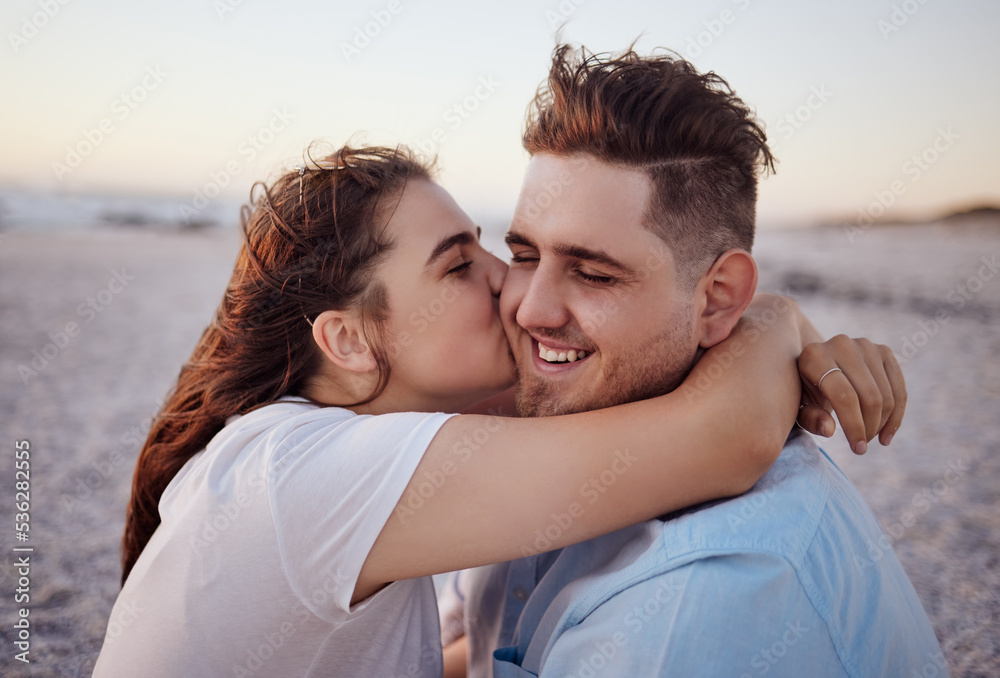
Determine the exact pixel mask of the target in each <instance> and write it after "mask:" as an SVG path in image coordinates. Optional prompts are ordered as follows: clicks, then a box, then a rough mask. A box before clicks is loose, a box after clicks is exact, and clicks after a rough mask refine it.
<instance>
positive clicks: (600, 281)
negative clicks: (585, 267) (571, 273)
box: [576, 271, 615, 285]
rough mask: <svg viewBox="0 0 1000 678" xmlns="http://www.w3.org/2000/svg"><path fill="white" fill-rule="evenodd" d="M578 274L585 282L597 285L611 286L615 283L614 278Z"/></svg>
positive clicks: (580, 272)
mask: <svg viewBox="0 0 1000 678" xmlns="http://www.w3.org/2000/svg"><path fill="white" fill-rule="evenodd" d="M576 274H577V275H578V276H580V278H582V279H583V280H586V281H587V282H591V283H595V284H597V285H610V284H612V283H613V282H615V279H614V278H612V277H610V276H606V275H592V274H590V273H584V272H583V271H577V272H576Z"/></svg>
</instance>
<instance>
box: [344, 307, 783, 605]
mask: <svg viewBox="0 0 1000 678" xmlns="http://www.w3.org/2000/svg"><path fill="white" fill-rule="evenodd" d="M760 306H761V304H755V305H753V306H751V308H750V309H748V311H747V314H746V316H745V317H744V318H743V319H741V320H740V322H739V323H738V324H737V326H736V328H735V329H734V330H733V332H732V334H731V335H730V337H729V338H728V339H726V340H725V341H723V342H722V343H721V344H719V345H718V346H715V347H713V348H712V349H710V350H709V351H708V352H707V353H706V354H705V356H704V357H703V358H702V359H701V360H700V361H699V363H698V364H697V365H695V367H694V369H693V370H692V372H691V374H690V375H688V377H687V379H686V380H685V381H684V384H682V386H681V387H680V388H679V389H677V390H675V391H674V392H672V393H669V394H667V395H665V396H660V397H658V398H652V399H649V400H645V401H640V402H635V403H629V404H626V405H621V406H618V407H612V408H608V409H604V410H596V411H593V412H583V413H579V414H571V415H565V416H559V417H539V418H534V419H528V418H524V419H513V418H504V417H491V416H480V415H460V416H457V417H452V418H451V419H450V420H449V421H448V422H446V423H445V425H444V426H443V427H442V428H441V430H440V431H439V432H438V434H437V436H435V438H434V440H433V441H432V443H431V445H430V446H429V447H428V449H427V451H426V453H425V454H424V457H423V459H422V460H421V462H420V464H419V465H418V466H417V469H416V471H415V472H414V474H413V478H412V479H411V481H410V485H409V486H408V488H407V490H406V491H405V492H404V494H403V499H402V500H401V501H400V503H399V505H398V506H397V508H396V511H395V512H394V514H393V516H392V517H391V518H390V519H389V521H388V522H387V523H386V525H385V527H384V528H383V530H382V532H381V534H380V535H379V538H378V540H376V542H375V545H374V547H373V548H372V550H371V552H370V553H369V555H368V559H367V560H366V561H365V565H364V567H363V568H362V570H361V576H360V577H359V579H358V583H357V586H356V588H355V596H354V600H360V599H362V598H365V597H367V596H368V595H370V594H371V593H373V592H374V591H376V590H378V588H380V587H381V586H382V585H384V584H385V583H388V582H391V581H395V580H397V579H407V578H411V577H417V576H422V575H426V574H433V573H437V572H447V571H450V570H457V569H463V568H467V567H475V566H478V565H482V564H485V563H494V562H501V561H505V560H510V559H512V558H516V557H519V556H522V555H525V554H529V553H537V552H539V551H546V550H551V549H555V548H560V547H562V546H566V545H568V544H574V543H577V542H580V541H584V540H586V539H590V538H593V537H595V536H598V535H601V534H606V533H608V532H612V531H614V530H616V529H620V528H622V527H625V526H627V525H631V524H633V523H637V522H640V521H642V520H648V519H650V518H653V517H655V516H657V515H661V514H663V513H667V512H669V511H673V510H676V509H678V508H682V507H685V506H691V505H693V504H697V503H699V502H703V501H707V500H709V499H716V498H719V497H725V496H730V495H734V494H738V493H740V492H744V491H746V490H747V489H749V488H750V487H751V486H752V485H753V484H754V483H755V482H756V481H757V479H758V478H759V477H760V476H761V475H762V474H763V473H764V472H765V471H766V470H767V468H769V467H770V465H771V463H773V461H774V459H775V458H776V457H777V455H778V454H779V453H780V450H781V447H782V444H783V442H784V440H785V437H786V436H787V434H788V431H789V429H790V428H791V426H792V424H793V422H794V421H795V416H796V412H797V408H798V403H799V398H800V389H799V377H798V372H797V370H796V368H795V359H796V357H797V356H798V355H799V353H800V352H801V349H802V342H801V339H800V336H799V325H798V319H797V317H796V316H797V313H796V312H785V313H780V314H778V317H777V318H776V319H775V321H774V322H772V323H770V324H769V325H767V326H764V325H763V323H760V322H758V323H756V324H755V323H754V322H753V320H754V314H755V313H756V314H758V315H760V314H761V313H762V309H761V308H760ZM789 308H790V309H792V310H793V311H794V310H796V309H795V307H794V302H791V303H790V304H789ZM720 365H727V367H725V368H724V369H720ZM428 479H436V480H438V481H439V482H438V483H432V487H433V489H434V491H433V493H430V492H427V488H426V487H425V488H424V490H425V491H424V492H423V493H422V494H421V495H419V496H421V498H422V499H423V501H422V502H420V506H419V508H417V509H414V508H412V507H411V505H408V503H407V501H406V500H407V499H408V497H409V494H410V492H411V490H412V491H418V488H419V487H420V485H421V484H422V483H426V482H427V480H428ZM428 494H429V496H425V495H428Z"/></svg>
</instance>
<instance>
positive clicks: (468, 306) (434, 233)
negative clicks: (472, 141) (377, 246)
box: [376, 180, 514, 412]
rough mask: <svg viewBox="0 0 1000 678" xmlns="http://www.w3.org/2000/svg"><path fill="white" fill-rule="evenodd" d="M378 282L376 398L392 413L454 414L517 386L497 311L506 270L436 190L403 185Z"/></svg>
mask: <svg viewBox="0 0 1000 678" xmlns="http://www.w3.org/2000/svg"><path fill="white" fill-rule="evenodd" d="M386 231H387V232H386V235H387V236H388V238H389V239H391V240H392V241H393V242H394V243H395V246H394V248H393V250H392V252H391V254H390V255H389V256H388V257H387V258H386V259H385V260H384V261H383V262H382V264H381V265H380V267H379V269H378V272H377V273H376V278H377V279H379V280H380V281H381V282H382V283H383V285H384V286H385V288H386V291H387V293H388V307H389V313H388V318H387V320H386V323H385V326H384V332H383V336H382V346H383V349H384V351H385V352H386V354H387V355H388V356H389V362H390V364H391V366H392V375H391V377H390V380H389V385H388V387H387V388H386V391H385V392H384V393H383V395H382V396H380V398H379V401H381V402H382V403H383V406H384V405H388V406H389V409H391V410H394V411H402V410H416V411H436V410H441V411H452V412H454V411H460V410H462V409H464V408H465V407H468V406H469V405H471V404H473V403H475V402H477V401H479V400H482V399H483V398H486V397H488V396H490V395H493V394H494V393H496V392H497V391H500V390H502V389H504V388H507V387H509V386H510V385H511V384H512V383H513V381H514V362H513V359H512V357H511V353H510V346H509V345H508V343H507V337H506V334H505V333H504V328H503V324H502V323H501V321H500V314H499V308H498V304H499V294H500V288H501V286H502V285H503V280H504V276H505V275H506V273H507V265H506V264H504V263H503V262H502V261H500V260H499V259H497V258H496V257H494V256H493V255H492V254H490V253H489V252H487V251H486V250H484V249H483V248H482V247H481V246H480V245H479V229H478V228H477V227H476V226H475V225H474V224H473V223H472V220H471V219H469V217H468V215H466V214H465V212H463V211H462V210H461V208H459V206H458V205H457V204H456V203H455V201H454V200H453V199H452V197H451V196H450V195H449V194H448V193H447V191H445V190H444V189H443V188H441V187H440V186H438V185H437V184H435V183H432V182H430V181H426V180H411V181H409V182H408V183H407V185H406V188H405V189H404V191H403V195H402V197H401V198H400V200H399V203H398V205H397V206H396V208H395V211H394V212H393V214H392V217H391V218H390V219H389V223H388V224H387V227H386Z"/></svg>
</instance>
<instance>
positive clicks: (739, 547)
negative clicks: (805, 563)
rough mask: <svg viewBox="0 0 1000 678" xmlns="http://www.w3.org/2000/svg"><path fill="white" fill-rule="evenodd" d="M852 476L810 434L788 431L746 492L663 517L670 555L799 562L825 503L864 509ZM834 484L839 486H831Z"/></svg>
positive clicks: (672, 558)
mask: <svg viewBox="0 0 1000 678" xmlns="http://www.w3.org/2000/svg"><path fill="white" fill-rule="evenodd" d="M845 486H846V487H847V488H849V490H853V486H851V484H850V481H849V480H847V478H846V477H845V476H844V475H843V473H842V472H841V471H840V469H839V468H837V467H836V466H835V465H834V464H833V462H832V461H830V460H829V458H828V457H826V455H825V454H824V453H823V452H822V451H821V450H820V449H819V448H818V447H817V446H816V443H815V441H814V440H813V439H812V437H811V436H809V435H806V434H802V433H799V434H798V435H792V436H790V437H789V439H788V441H787V442H786V443H785V447H784V449H783V450H782V452H781V455H780V456H779V457H778V460H777V461H776V462H775V463H774V465H773V466H772V467H771V468H770V469H769V470H768V472H767V473H765V474H764V476H763V477H762V478H761V479H760V480H759V481H758V482H757V483H756V484H755V485H754V486H753V487H752V488H751V489H750V490H749V491H747V492H745V493H744V494H741V495H739V496H737V497H733V498H731V499H726V500H722V501H716V502H712V503H711V504H706V505H702V506H700V507H695V508H694V509H692V510H689V511H686V512H684V513H682V514H680V515H677V516H676V517H674V518H672V519H668V520H663V521H661V530H662V532H663V540H662V543H663V546H664V548H665V549H666V550H667V552H668V554H669V560H670V561H673V562H674V563H675V564H676V563H678V561H685V560H696V559H699V558H709V557H714V556H716V555H721V554H726V553H729V554H732V553H741V552H751V553H760V554H771V555H777V556H780V557H783V558H786V559H788V560H789V561H791V562H792V563H798V562H799V561H801V559H802V558H803V557H804V555H805V553H806V551H807V549H808V548H809V546H810V544H811V543H812V541H813V539H814V537H815V535H816V532H817V530H819V529H820V526H821V523H822V521H823V519H824V515H825V514H826V513H827V511H828V509H829V503H830V502H831V501H836V502H840V503H843V502H844V501H845V498H846V500H847V503H848V504H850V505H849V506H846V507H842V508H846V509H847V510H848V511H860V512H865V511H867V507H866V506H865V504H864V501H863V500H862V499H861V498H860V496H858V495H857V494H856V492H854V494H853V495H852V494H851V492H850V491H848V492H846V493H845V492H844V491H843V489H844V488H845ZM832 487H837V488H838V490H837V491H834V492H831V488H832Z"/></svg>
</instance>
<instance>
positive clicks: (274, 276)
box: [122, 147, 430, 585]
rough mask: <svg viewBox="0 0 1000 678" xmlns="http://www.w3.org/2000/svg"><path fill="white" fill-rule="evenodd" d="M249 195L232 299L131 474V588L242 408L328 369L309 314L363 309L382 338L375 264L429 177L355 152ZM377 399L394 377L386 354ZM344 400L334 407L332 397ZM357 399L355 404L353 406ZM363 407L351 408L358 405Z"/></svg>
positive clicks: (126, 541)
mask: <svg viewBox="0 0 1000 678" xmlns="http://www.w3.org/2000/svg"><path fill="white" fill-rule="evenodd" d="M307 155H309V156H310V158H309V162H308V163H307V164H306V165H304V166H303V168H302V169H298V170H293V171H290V172H287V173H285V174H283V175H282V176H280V177H279V178H278V179H277V180H276V181H275V182H273V183H272V184H271V185H270V186H266V185H264V184H261V183H258V184H255V185H254V187H253V189H251V192H250V205H249V206H244V207H243V209H242V211H241V214H240V221H241V227H242V230H243V234H244V242H243V246H242V247H241V249H240V252H239V255H238V257H237V260H236V265H235V267H234V269H233V275H232V278H231V279H230V281H229V285H228V287H227V288H226V293H225V296H224V297H223V299H222V303H221V304H220V305H219V308H218V310H217V311H216V312H215V317H214V318H213V320H212V322H211V324H210V325H209V326H208V327H207V328H206V329H205V331H204V333H203V334H202V336H201V339H200V340H199V341H198V344H197V345H196V346H195V348H194V351H193V352H192V354H191V358H190V359H189V360H188V362H187V364H185V365H184V366H183V367H182V368H181V372H180V376H178V378H177V384H176V385H175V386H174V388H173V389H172V391H171V392H170V394H169V396H168V397H167V399H166V401H165V402H164V404H163V407H162V409H161V410H160V412H159V414H158V415H157V417H156V419H155V421H154V422H153V425H152V427H151V429H150V431H149V436H148V437H147V438H146V442H145V444H144V445H143V448H142V451H141V452H140V453H139V460H138V462H137V463H136V468H135V475H134V477H133V480H132V497H131V500H130V502H129V506H128V513H127V516H126V520H125V536H124V537H123V539H122V584H123V585H124V583H125V580H126V579H127V578H128V575H129V572H131V571H132V567H133V566H134V565H135V562H136V560H137V559H138V558H139V555H140V554H141V553H142V550H143V549H144V548H145V546H146V544H147V543H149V540H150V538H151V537H152V536H153V532H154V531H155V530H156V528H157V526H158V525H159V524H160V514H159V501H160V497H161V496H162V495H163V491H164V490H165V489H166V487H167V485H168V484H169V483H170V481H171V480H172V479H173V478H174V476H175V475H177V473H178V471H180V469H181V468H182V467H183V466H184V464H186V463H187V461H188V460H189V459H190V458H191V457H192V456H194V455H195V454H196V453H197V452H199V451H200V450H203V449H204V448H205V446H206V445H207V444H208V442H209V441H210V440H211V439H212V437H213V436H215V434H216V433H218V432H219V431H220V430H221V429H222V427H223V426H224V425H225V422H226V419H228V418H229V417H231V416H233V415H238V414H246V413H247V412H250V411H251V410H253V409H255V408H257V407H260V406H262V405H266V404H268V403H271V402H274V401H275V400H277V399H278V398H281V397H282V396H284V395H286V394H296V393H297V392H298V391H299V389H301V388H302V387H303V385H304V384H305V383H306V382H307V380H308V379H309V378H310V377H312V376H313V375H314V374H315V373H316V370H317V368H318V366H319V360H320V355H321V354H320V353H319V350H318V349H317V347H316V345H315V343H314V342H313V339H312V329H311V327H310V321H311V320H312V319H313V318H315V317H316V316H317V315H318V314H319V313H321V312H323V311H325V310H329V309H338V310H342V309H346V308H356V309H360V311H361V313H362V317H363V318H364V321H365V323H366V325H367V327H368V328H369V329H370V330H371V332H372V336H373V338H377V337H378V332H379V329H380V327H381V323H382V321H383V320H384V314H385V310H386V297H385V290H384V288H382V286H381V285H379V284H378V283H376V282H373V281H372V277H373V271H374V269H375V267H376V266H377V265H378V263H379V262H380V261H381V260H382V259H383V258H384V256H385V254H386V253H387V252H388V251H389V250H390V249H391V247H392V243H391V242H389V241H388V240H387V239H386V238H385V236H384V234H383V226H384V224H385V222H386V221H387V219H388V216H389V214H390V212H391V211H392V209H393V208H394V206H395V204H397V202H398V198H399V196H400V195H401V193H402V190H403V188H404V186H405V184H406V181H407V179H410V178H422V179H428V178H429V177H430V170H429V168H428V166H427V165H426V164H423V163H421V162H420V161H418V160H417V159H416V158H415V157H414V156H412V155H411V154H410V152H409V151H407V150H406V149H405V148H401V147H400V148H395V149H390V148H381V147H373V148H349V147H344V148H341V149H340V150H339V151H337V152H336V153H334V154H333V155H331V156H328V157H326V158H323V159H321V160H319V161H315V160H313V159H312V158H311V153H310V154H307ZM373 343H374V344H375V346H374V350H375V353H376V359H377V361H378V364H379V382H378V385H377V387H376V389H375V391H374V392H373V393H372V394H371V395H370V396H369V398H367V399H366V400H364V401H362V402H369V401H370V400H372V399H374V398H376V397H377V396H378V395H379V394H380V393H381V391H382V390H383V389H384V388H385V385H386V383H387V381H388V375H389V372H388V371H389V365H388V359H387V356H386V354H385V352H384V351H383V350H382V349H381V348H380V347H379V346H378V342H377V341H374V342H373ZM325 404H333V403H325ZM345 404H346V403H345ZM359 404H362V403H351V404H350V405H359Z"/></svg>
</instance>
